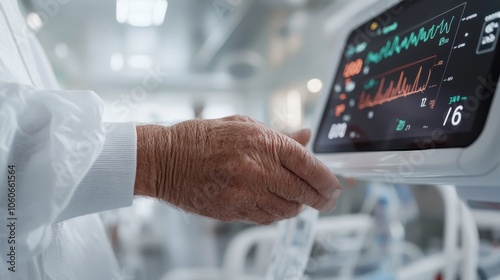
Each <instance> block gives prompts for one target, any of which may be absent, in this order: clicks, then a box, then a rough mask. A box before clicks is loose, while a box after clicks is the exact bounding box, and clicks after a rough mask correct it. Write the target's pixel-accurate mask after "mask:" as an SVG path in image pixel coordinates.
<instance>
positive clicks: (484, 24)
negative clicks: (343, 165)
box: [314, 0, 500, 153]
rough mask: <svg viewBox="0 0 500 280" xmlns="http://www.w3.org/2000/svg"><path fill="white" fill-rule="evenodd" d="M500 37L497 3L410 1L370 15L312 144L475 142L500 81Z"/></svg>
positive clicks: (352, 40)
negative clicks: (375, 15)
mask: <svg viewBox="0 0 500 280" xmlns="http://www.w3.org/2000/svg"><path fill="white" fill-rule="evenodd" d="M499 36H500V1H497V0H473V1H468V2H464V1H463V0H460V1H457V0H439V1H436V0H406V1H403V2H401V3H400V4H398V5H397V6H395V7H393V8H391V9H390V10H388V11H387V12H386V13H384V14H382V15H380V16H378V17H376V18H374V19H372V20H370V21H368V22H366V23H365V24H363V25H362V26H360V27H359V28H358V29H356V30H354V31H353V32H352V34H351V35H350V36H349V39H348V41H347V42H346V47H345V50H344V53H343V54H342V55H343V58H342V61H341V64H340V67H339V69H338V71H337V74H336V77H334V80H333V84H332V88H331V92H330V96H329V99H328V101H327V106H326V108H325V111H324V114H323V118H322V121H321V124H320V127H319V129H318V135H317V137H316V141H315V143H314V151H315V152H316V153H333V152H356V151H389V150H392V151H395V150H413V149H417V148H451V147H467V146H468V145H470V144H472V143H473V142H474V141H475V139H477V137H478V136H479V135H480V133H481V131H482V130H483V127H484V124H485V122H486V119H487V116H488V111H489V109H490V105H491V102H492V100H493V97H494V92H495V89H496V82H497V81H498V76H499V69H500V57H499V54H500V51H498V49H499V48H500V47H498V37H499ZM422 143H425V145H422Z"/></svg>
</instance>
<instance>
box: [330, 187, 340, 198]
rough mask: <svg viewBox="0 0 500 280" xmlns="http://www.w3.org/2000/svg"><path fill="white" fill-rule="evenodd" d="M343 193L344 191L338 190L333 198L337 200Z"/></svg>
mask: <svg viewBox="0 0 500 280" xmlns="http://www.w3.org/2000/svg"><path fill="white" fill-rule="evenodd" d="M341 193H342V191H341V190H340V189H336V190H335V191H334V192H333V194H332V198H333V199H337V198H339V196H340V194H341Z"/></svg>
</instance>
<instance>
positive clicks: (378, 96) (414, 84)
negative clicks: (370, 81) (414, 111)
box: [358, 56, 436, 110]
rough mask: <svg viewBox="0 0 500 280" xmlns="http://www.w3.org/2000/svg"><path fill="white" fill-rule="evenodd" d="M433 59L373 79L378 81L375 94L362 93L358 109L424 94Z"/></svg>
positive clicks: (427, 85) (433, 57) (434, 57)
mask: <svg viewBox="0 0 500 280" xmlns="http://www.w3.org/2000/svg"><path fill="white" fill-rule="evenodd" d="M435 59H436V56H432V57H429V58H426V59H423V60H420V61H417V62H414V63H411V64H408V65H405V66H402V67H399V68H397V69H394V70H392V71H390V72H387V73H384V74H382V75H379V76H377V77H375V78H374V79H376V80H380V85H379V87H378V90H377V92H376V93H374V94H370V93H368V92H367V91H363V92H362V93H361V96H360V98H359V102H358V108H359V109H360V110H363V109H366V108H370V107H375V106H377V105H382V104H385V103H388V102H391V101H394V100H396V99H398V98H402V97H407V96H410V95H412V94H415V93H420V92H424V91H425V90H426V89H427V88H428V87H429V82H430V79H431V75H432V70H433V67H434V62H435ZM417 67H418V68H417ZM417 69H418V70H417ZM411 77H414V78H413V79H412V78H411Z"/></svg>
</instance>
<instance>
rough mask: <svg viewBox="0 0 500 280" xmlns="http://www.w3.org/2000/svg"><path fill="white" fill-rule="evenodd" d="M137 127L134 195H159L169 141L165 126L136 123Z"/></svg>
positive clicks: (155, 196) (157, 196)
mask: <svg viewBox="0 0 500 280" xmlns="http://www.w3.org/2000/svg"><path fill="white" fill-rule="evenodd" d="M136 129H137V170H136V180H135V188H134V195H137V196H148V197H154V198H160V197H159V186H160V185H161V184H162V182H161V181H162V180H163V179H162V178H164V177H165V173H166V172H165V169H164V167H165V166H166V163H165V161H166V156H165V155H166V153H165V152H164V151H165V150H168V149H169V146H170V141H167V139H168V138H169V137H168V136H167V135H166V134H167V133H168V131H166V129H165V127H162V126H158V125H138V126H137V127H136Z"/></svg>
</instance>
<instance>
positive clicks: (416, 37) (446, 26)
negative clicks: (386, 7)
mask: <svg viewBox="0 0 500 280" xmlns="http://www.w3.org/2000/svg"><path fill="white" fill-rule="evenodd" d="M454 20H455V16H452V17H451V19H450V20H449V21H446V20H445V19H443V20H442V21H441V23H440V24H438V25H436V24H433V25H432V26H431V27H429V28H426V27H422V28H420V30H419V31H418V32H415V31H413V32H412V33H411V34H410V35H408V36H406V37H403V38H402V37H400V36H396V37H394V39H392V40H389V41H387V43H386V44H385V45H384V47H382V48H381V49H380V51H379V52H369V53H368V55H367V57H366V59H365V65H369V64H371V63H375V64H377V63H380V62H381V61H382V60H384V59H386V58H390V57H392V56H393V55H396V54H400V53H401V52H402V51H403V50H408V49H410V47H417V46H418V45H419V44H420V43H421V42H422V43H425V42H427V41H429V40H433V39H434V38H435V37H436V36H437V35H443V34H448V33H450V32H451V28H452V26H453V21H454Z"/></svg>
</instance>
